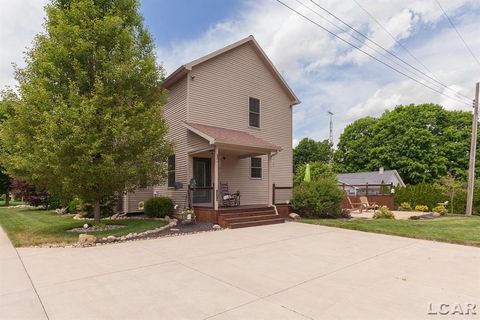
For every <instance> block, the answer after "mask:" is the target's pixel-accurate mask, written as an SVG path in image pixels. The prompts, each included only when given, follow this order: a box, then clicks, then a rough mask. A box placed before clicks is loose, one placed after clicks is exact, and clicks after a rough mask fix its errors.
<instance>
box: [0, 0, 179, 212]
mask: <svg viewBox="0 0 480 320" xmlns="http://www.w3.org/2000/svg"><path fill="white" fill-rule="evenodd" d="M46 14H47V18H46V20H45V23H44V32H43V33H41V34H39V35H38V36H37V37H36V38H35V41H34V42H33V46H32V48H31V49H29V50H28V51H27V53H26V67H25V68H23V69H19V70H17V72H16V79H17V80H18V83H19V86H18V103H16V104H15V105H14V108H13V110H12V112H11V113H10V115H9V116H8V117H7V119H6V120H5V122H4V124H3V125H2V127H1V128H0V140H1V143H2V145H3V150H4V152H2V154H1V155H0V160H1V161H2V164H3V165H4V167H5V168H6V170H7V172H8V173H10V174H12V175H13V176H14V177H16V178H19V179H22V180H24V181H26V182H28V183H31V184H33V185H35V186H37V187H39V188H46V190H48V191H49V192H51V193H53V194H55V195H59V196H62V195H65V196H66V197H67V196H68V197H71V196H77V197H79V198H81V199H82V200H84V201H88V202H91V203H93V204H94V216H95V219H96V221H99V220H100V204H101V203H102V201H103V200H104V199H105V198H107V197H111V196H112V195H115V194H120V193H121V192H122V191H123V190H132V189H134V188H137V187H139V186H145V185H148V184H154V183H159V182H160V181H161V180H162V179H163V178H164V175H165V161H166V158H167V156H168V154H170V153H171V146H170V144H169V142H168V141H166V139H165V135H166V131H167V126H166V122H165V120H164V118H163V114H162V105H163V104H164V103H165V101H166V94H165V91H164V90H162V89H161V80H162V79H163V77H164V73H163V70H162V69H161V67H159V66H158V65H157V63H156V56H155V48H154V45H153V41H152V38H151V36H150V34H149V33H148V32H147V30H146V28H145V26H144V24H143V18H142V16H141V15H140V14H139V2H138V1H137V0H75V1H73V0H53V1H51V2H50V3H49V4H48V5H47V6H46Z"/></svg>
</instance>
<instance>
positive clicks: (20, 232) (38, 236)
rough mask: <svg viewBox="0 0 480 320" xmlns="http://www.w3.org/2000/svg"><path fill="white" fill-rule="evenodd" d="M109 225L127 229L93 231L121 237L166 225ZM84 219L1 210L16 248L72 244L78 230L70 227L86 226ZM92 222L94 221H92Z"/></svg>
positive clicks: (0, 220)
mask: <svg viewBox="0 0 480 320" xmlns="http://www.w3.org/2000/svg"><path fill="white" fill-rule="evenodd" d="M102 222H103V223H106V224H117V225H118V224H122V225H126V227H125V228H121V229H116V230H110V231H101V232H92V234H94V235H95V236H97V237H105V236H108V235H114V236H121V235H126V234H129V233H134V232H142V231H146V230H150V229H155V228H157V227H161V226H163V225H165V224H166V222H165V221H162V220H142V219H125V220H103V221H102ZM84 223H85V221H81V220H73V218H72V216H59V215H57V214H56V213H55V212H52V211H45V210H32V209H1V208H0V225H1V226H2V228H3V230H5V232H6V233H7V234H8V236H9V238H10V240H11V241H12V243H13V245H14V246H16V247H26V246H34V245H40V244H45V243H72V242H76V241H77V240H78V233H73V232H66V230H68V229H72V228H78V227H81V226H83V224H84ZM89 223H91V222H90V221H89Z"/></svg>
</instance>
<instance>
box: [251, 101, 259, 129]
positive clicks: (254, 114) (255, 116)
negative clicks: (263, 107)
mask: <svg viewBox="0 0 480 320" xmlns="http://www.w3.org/2000/svg"><path fill="white" fill-rule="evenodd" d="M248 110H249V116H248V124H249V125H250V127H255V128H260V100H259V99H256V98H252V97H250V99H249V109H248Z"/></svg>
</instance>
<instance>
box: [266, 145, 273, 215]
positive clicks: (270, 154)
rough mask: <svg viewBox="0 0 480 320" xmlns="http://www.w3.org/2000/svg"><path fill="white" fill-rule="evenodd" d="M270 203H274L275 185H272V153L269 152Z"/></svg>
mask: <svg viewBox="0 0 480 320" xmlns="http://www.w3.org/2000/svg"><path fill="white" fill-rule="evenodd" d="M267 167H268V188H267V190H268V205H269V206H271V205H272V204H273V185H272V153H271V152H269V153H268V165H267Z"/></svg>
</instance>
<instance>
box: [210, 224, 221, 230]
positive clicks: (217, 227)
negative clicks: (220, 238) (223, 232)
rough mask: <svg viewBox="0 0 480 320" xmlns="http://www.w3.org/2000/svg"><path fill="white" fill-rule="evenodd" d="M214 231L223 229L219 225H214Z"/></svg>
mask: <svg viewBox="0 0 480 320" xmlns="http://www.w3.org/2000/svg"><path fill="white" fill-rule="evenodd" d="M212 229H213V230H220V229H222V227H220V225H218V224H214V225H213V226H212Z"/></svg>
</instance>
